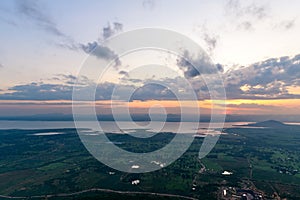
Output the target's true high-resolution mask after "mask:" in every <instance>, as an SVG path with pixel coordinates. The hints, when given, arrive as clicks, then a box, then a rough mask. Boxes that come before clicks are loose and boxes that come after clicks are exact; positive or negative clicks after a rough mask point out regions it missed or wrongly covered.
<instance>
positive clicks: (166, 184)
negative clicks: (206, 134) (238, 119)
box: [0, 126, 300, 199]
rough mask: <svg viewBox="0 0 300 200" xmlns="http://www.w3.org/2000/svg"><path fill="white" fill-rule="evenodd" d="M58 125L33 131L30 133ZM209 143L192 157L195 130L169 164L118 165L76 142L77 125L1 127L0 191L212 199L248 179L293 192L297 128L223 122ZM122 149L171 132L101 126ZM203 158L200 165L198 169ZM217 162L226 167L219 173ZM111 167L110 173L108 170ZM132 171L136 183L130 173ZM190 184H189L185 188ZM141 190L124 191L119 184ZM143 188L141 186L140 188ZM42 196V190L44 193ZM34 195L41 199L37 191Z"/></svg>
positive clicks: (142, 147)
mask: <svg viewBox="0 0 300 200" xmlns="http://www.w3.org/2000/svg"><path fill="white" fill-rule="evenodd" d="M43 132H44V133H47V132H63V133H64V134H61V135H51V136H50V135H48V136H37V135H33V134H34V133H43ZM224 132H226V133H227V134H224V135H222V136H221V138H220V140H219V142H218V144H217V145H216V146H215V148H214V149H213V151H212V152H211V153H210V154H209V155H208V156H207V157H206V158H204V159H202V160H199V159H198V152H199V148H200V146H201V143H202V141H203V139H202V138H196V139H195V140H194V142H193V144H192V145H191V147H190V148H189V150H188V151H187V152H186V153H185V154H184V155H183V156H182V157H181V158H180V159H178V160H177V161H176V162H174V163H172V164H171V165H170V166H168V167H166V168H163V169H160V170H158V171H155V172H151V173H145V174H130V173H124V172H118V171H116V170H113V169H110V168H109V167H107V166H105V165H103V164H101V163H100V162H99V161H97V160H96V159H95V158H93V157H92V156H91V155H90V154H89V153H88V151H87V150H86V149H85V147H84V146H83V144H82V143H81V141H80V139H79V137H78V135H77V133H76V130H74V129H57V130H53V129H51V130H0V151H1V154H0V194H1V195H8V196H21V197H32V196H35V195H38V196H39V195H41V196H42V195H44V196H45V195H57V194H65V193H68V194H71V193H73V192H79V191H82V190H88V189H91V188H101V189H109V190H113V191H120V192H121V193H114V192H101V191H97V192H96V191H91V192H86V193H82V194H75V195H72V196H68V197H55V196H49V197H48V199H51V198H53V199H65V198H70V199H99V198H100V197H101V198H100V199H114V198H115V199H118V197H123V196H124V198H126V199H139V197H140V198H143V199H182V198H180V197H168V196H156V195H151V194H147V193H149V192H151V193H159V194H176V195H182V196H186V197H193V198H196V199H197V198H200V199H219V198H220V195H219V194H218V191H220V188H222V187H239V188H244V187H250V186H249V185H251V187H252V188H253V187H255V188H256V189H257V190H259V191H262V192H263V193H264V195H265V197H266V199H268V198H269V199H272V195H273V194H274V192H276V193H277V194H278V195H279V196H280V197H282V198H283V197H287V198H288V199H299V198H300V191H299V190H298V188H299V186H300V173H299V171H300V162H299V161H300V154H299V152H300V145H299V144H300V128H299V127H298V126H286V127H283V128H264V129H262V128H230V129H227V130H224ZM108 136H109V138H110V139H111V140H112V141H118V142H119V143H120V144H119V146H120V147H121V148H124V149H126V150H128V151H135V152H147V151H153V150H155V149H158V148H161V147H162V146H163V145H165V144H167V143H168V142H170V141H171V140H172V138H173V137H174V134H172V133H159V134H157V135H156V136H154V137H153V138H152V140H151V142H149V141H144V140H142V139H140V140H137V139H132V138H131V137H128V136H127V135H121V134H108ZM203 166H205V170H204V171H201V170H200V169H201V168H202V167H203ZM224 170H227V171H230V172H232V173H233V174H232V175H230V176H224V175H222V172H223V171H224ZM111 172H113V173H111ZM136 179H139V180H140V181H141V182H140V184H138V185H132V184H131V181H133V180H136ZM192 188H194V189H192ZM125 191H126V192H128V191H129V192H130V191H136V192H142V193H141V194H134V193H133V194H130V193H122V192H125ZM143 192H145V194H144V193H143ZM44 198H46V197H44ZM41 199H43V198H42V197H41Z"/></svg>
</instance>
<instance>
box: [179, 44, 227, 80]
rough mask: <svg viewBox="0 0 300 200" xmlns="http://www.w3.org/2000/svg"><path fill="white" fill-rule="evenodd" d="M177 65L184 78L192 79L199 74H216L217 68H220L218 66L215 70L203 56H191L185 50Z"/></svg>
mask: <svg viewBox="0 0 300 200" xmlns="http://www.w3.org/2000/svg"><path fill="white" fill-rule="evenodd" d="M177 65H178V66H179V67H180V68H181V69H182V70H183V71H184V76H185V77H186V78H193V77H196V76H199V75H200V74H213V73H217V72H218V70H217V68H221V67H222V66H221V65H218V66H217V68H216V67H215V66H214V65H213V64H212V63H211V61H210V60H208V57H207V56H206V55H204V54H199V55H191V54H190V53H189V52H188V51H187V50H185V51H184V53H183V57H179V58H178V60H177ZM222 70H223V69H222Z"/></svg>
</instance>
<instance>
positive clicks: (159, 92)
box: [130, 84, 176, 101]
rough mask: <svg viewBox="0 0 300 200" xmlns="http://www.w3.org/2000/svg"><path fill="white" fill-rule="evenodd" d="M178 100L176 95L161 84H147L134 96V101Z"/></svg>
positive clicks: (132, 98)
mask: <svg viewBox="0 0 300 200" xmlns="http://www.w3.org/2000/svg"><path fill="white" fill-rule="evenodd" d="M152 99H155V100H176V96H175V95H174V93H173V92H172V91H171V90H169V89H168V88H166V87H165V86H162V85H160V84H146V85H144V86H142V87H140V88H138V89H137V90H136V91H135V92H134V93H133V95H132V97H131V99H130V100H131V101H133V100H141V101H146V100H152Z"/></svg>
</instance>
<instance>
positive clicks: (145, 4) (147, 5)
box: [143, 0, 156, 10]
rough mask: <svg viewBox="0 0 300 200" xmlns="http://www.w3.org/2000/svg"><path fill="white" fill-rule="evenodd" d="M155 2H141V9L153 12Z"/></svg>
mask: <svg viewBox="0 0 300 200" xmlns="http://www.w3.org/2000/svg"><path fill="white" fill-rule="evenodd" d="M155 4H156V1H155V0H143V8H144V9H146V10H153V9H154V8H155Z"/></svg>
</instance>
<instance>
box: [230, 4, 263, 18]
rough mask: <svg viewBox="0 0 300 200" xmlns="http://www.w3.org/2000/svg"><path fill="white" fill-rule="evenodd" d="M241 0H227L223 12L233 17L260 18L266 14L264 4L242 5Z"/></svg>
mask: <svg viewBox="0 0 300 200" xmlns="http://www.w3.org/2000/svg"><path fill="white" fill-rule="evenodd" d="M241 2H242V1H240V0H228V1H227V3H226V5H225V12H226V13H227V14H229V15H233V16H235V17H247V16H250V17H254V18H256V19H260V20H261V19H263V18H265V17H267V16H268V14H267V13H268V12H267V7H266V6H265V5H257V4H255V3H252V4H250V5H242V4H241Z"/></svg>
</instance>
